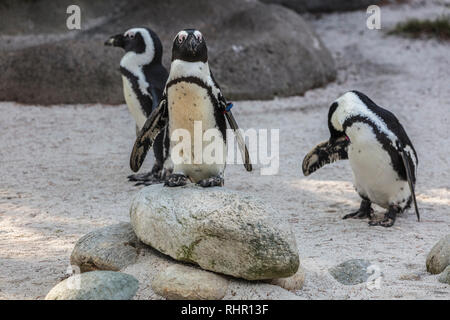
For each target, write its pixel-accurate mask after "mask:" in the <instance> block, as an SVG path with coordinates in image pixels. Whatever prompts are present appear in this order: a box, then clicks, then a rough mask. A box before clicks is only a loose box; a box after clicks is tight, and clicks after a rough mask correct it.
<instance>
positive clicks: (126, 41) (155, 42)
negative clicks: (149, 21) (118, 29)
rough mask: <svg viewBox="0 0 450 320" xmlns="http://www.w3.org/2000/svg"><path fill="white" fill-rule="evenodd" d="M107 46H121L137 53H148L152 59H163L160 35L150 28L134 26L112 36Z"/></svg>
mask: <svg viewBox="0 0 450 320" xmlns="http://www.w3.org/2000/svg"><path fill="white" fill-rule="evenodd" d="M105 45H107V46H114V47H120V48H122V49H124V50H125V51H126V52H134V53H136V54H144V53H146V54H148V55H150V56H151V60H154V61H161V58H162V44H161V40H160V39H159V37H158V35H157V34H156V33H155V32H153V31H152V30H150V29H148V28H132V29H129V30H127V31H125V33H123V34H117V35H115V36H112V37H110V38H109V39H108V40H107V41H106V42H105Z"/></svg>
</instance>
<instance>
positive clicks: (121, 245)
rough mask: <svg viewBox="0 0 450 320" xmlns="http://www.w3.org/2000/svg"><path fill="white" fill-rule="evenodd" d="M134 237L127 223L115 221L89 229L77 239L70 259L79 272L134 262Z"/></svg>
mask: <svg viewBox="0 0 450 320" xmlns="http://www.w3.org/2000/svg"><path fill="white" fill-rule="evenodd" d="M140 246H141V244H140V243H139V240H138V238H137V237H136V235H135V234H134V231H133V228H132V227H131V224H129V223H118V224H115V225H112V226H108V227H105V228H101V229H97V230H94V231H91V232H89V233H88V234H86V235H85V236H83V237H81V238H80V240H78V241H77V243H76V244H75V247H74V249H73V251H72V255H71V256H70V263H71V264H72V265H77V266H79V267H80V269H81V272H86V271H92V270H113V271H119V270H120V269H122V268H125V267H126V266H127V265H129V264H132V263H134V262H136V259H137V256H138V252H139V247H140Z"/></svg>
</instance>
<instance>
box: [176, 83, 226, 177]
mask: <svg viewBox="0 0 450 320" xmlns="http://www.w3.org/2000/svg"><path fill="white" fill-rule="evenodd" d="M167 97H168V100H167V103H168V107H169V133H170V137H171V138H174V135H173V133H174V131H175V130H177V129H184V130H186V133H189V135H190V139H191V141H190V152H188V153H187V154H185V153H184V152H183V151H182V152H183V154H179V153H180V149H179V148H176V149H175V148H174V147H175V145H176V144H177V143H178V142H177V141H171V145H170V149H171V158H172V161H173V162H174V168H173V172H174V173H183V174H185V175H186V176H188V177H189V178H190V179H191V180H192V181H193V182H198V181H199V180H202V179H207V178H210V177H213V176H217V175H220V174H222V172H223V170H224V168H225V159H226V154H227V153H226V144H225V143H223V136H222V133H221V132H220V130H219V129H218V128H217V125H216V119H215V117H214V106H213V104H212V101H211V100H210V97H209V96H208V91H207V90H206V89H204V88H202V87H200V86H198V85H197V84H194V83H188V82H179V83H177V84H174V85H172V86H170V87H169V88H168V92H167ZM197 121H198V122H201V131H199V129H198V127H197V131H196V133H195V130H194V128H195V127H194V124H195V122H197ZM198 122H197V125H198V124H199V123H198ZM207 130H212V131H210V132H213V134H214V136H216V137H218V140H220V142H219V144H218V145H219V147H220V148H217V149H220V150H221V152H222V155H223V156H222V157H219V158H221V159H220V161H215V163H212V162H211V161H208V159H207V158H206V157H205V155H207V154H210V153H209V151H210V150H212V149H211V147H212V146H213V145H211V146H210V144H211V142H210V141H203V139H202V138H201V137H200V138H199V137H198V135H199V134H200V135H203V134H204V133H205V131H207ZM195 134H196V135H197V136H195ZM171 140H172V139H171ZM175 140H177V139H175ZM194 141H197V143H198V144H199V143H201V145H200V147H199V146H195V145H194ZM214 145H217V144H214ZM195 147H197V150H195ZM205 148H208V149H207V150H205ZM175 150H176V151H175ZM199 150H201V153H202V159H200V160H201V161H199V158H198V157H197V158H195V159H194V156H195V155H196V154H197V155H198V154H199ZM175 152H177V153H178V155H177V157H176V158H177V161H176V158H175V154H174V153H175ZM218 154H220V151H219V152H218ZM180 160H181V161H180Z"/></svg>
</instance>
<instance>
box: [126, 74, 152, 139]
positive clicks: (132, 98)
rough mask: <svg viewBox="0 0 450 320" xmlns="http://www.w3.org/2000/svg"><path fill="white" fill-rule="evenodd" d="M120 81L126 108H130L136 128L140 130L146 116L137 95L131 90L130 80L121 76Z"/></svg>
mask: <svg viewBox="0 0 450 320" xmlns="http://www.w3.org/2000/svg"><path fill="white" fill-rule="evenodd" d="M122 82H123V95H124V97H125V102H126V103H127V106H128V110H130V113H131V115H132V116H133V119H134V121H136V125H137V127H138V129H139V130H141V129H142V127H143V126H144V124H145V121H146V120H147V117H146V116H145V114H144V111H143V110H142V108H141V104H140V102H139V99H138V97H137V96H136V93H135V92H134V91H133V87H132V85H131V82H130V80H128V79H127V78H126V77H125V76H122Z"/></svg>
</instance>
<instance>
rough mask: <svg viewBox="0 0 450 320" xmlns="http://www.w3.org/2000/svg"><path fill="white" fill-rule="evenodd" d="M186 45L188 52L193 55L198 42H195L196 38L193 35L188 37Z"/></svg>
mask: <svg viewBox="0 0 450 320" xmlns="http://www.w3.org/2000/svg"><path fill="white" fill-rule="evenodd" d="M186 44H187V49H188V51H190V52H191V53H193V54H195V53H196V52H197V48H198V46H199V44H200V42H199V41H198V40H197V38H196V37H195V36H194V35H192V34H190V35H189V36H188V39H187V41H186Z"/></svg>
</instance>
